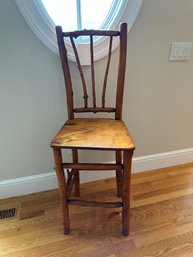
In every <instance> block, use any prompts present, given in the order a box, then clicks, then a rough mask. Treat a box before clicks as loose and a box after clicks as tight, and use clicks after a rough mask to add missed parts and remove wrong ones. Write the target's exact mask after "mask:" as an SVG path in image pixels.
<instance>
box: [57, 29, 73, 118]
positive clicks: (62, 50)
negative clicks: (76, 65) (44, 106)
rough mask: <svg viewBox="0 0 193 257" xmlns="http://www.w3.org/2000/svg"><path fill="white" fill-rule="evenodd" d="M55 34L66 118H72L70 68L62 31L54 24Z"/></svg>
mask: <svg viewBox="0 0 193 257" xmlns="http://www.w3.org/2000/svg"><path fill="white" fill-rule="evenodd" d="M56 35H57V42H58V47H59V54H60V59H61V64H62V69H63V74H64V81H65V88H66V98H67V109H68V118H69V119H74V111H73V105H74V104H73V89H72V80H71V75H70V68H69V65H68V57H67V49H66V47H65V44H64V37H63V31H62V27H61V26H56Z"/></svg>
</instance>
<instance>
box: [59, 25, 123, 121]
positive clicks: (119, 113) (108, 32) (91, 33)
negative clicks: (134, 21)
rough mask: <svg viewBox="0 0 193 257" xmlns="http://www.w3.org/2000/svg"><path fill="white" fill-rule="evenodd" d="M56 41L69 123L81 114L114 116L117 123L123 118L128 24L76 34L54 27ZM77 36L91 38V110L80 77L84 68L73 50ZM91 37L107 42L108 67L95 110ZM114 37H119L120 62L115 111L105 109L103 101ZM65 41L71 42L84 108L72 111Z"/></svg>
mask: <svg viewBox="0 0 193 257" xmlns="http://www.w3.org/2000/svg"><path fill="white" fill-rule="evenodd" d="M56 34H57V41H58V47H59V53H60V59H61V63H62V69H63V73H64V80H65V87H66V95H67V108H68V116H69V119H73V118H74V113H83V112H93V113H97V112H108V113H110V112H114V113H115V119H117V120H120V119H121V118H122V105H123V91H124V81H125V66H126V52H127V23H122V24H121V25H120V30H118V31H115V30H78V31H73V32H63V31H62V27H61V26H56ZM80 36H89V37H90V60H91V61H90V66H91V85H92V100H93V103H92V106H88V93H87V85H86V81H85V77H84V73H83V68H82V66H81V62H80V58H79V55H78V51H77V48H76V44H75V42H74V39H76V38H77V37H80ZM94 36H104V37H108V38H109V52H108V57H107V65H106V70H105V74H104V82H103V88H102V96H101V104H100V106H98V107H97V104H96V84H95V69H94V53H93V37H94ZM114 37H119V62H118V71H117V89H116V101H115V106H114V107H106V106H105V98H106V88H107V78H108V74H109V67H110V62H111V56H112V41H113V38H114ZM64 38H69V39H70V40H69V42H71V45H72V49H73V51H74V55H75V58H76V63H77V68H78V70H79V73H80V79H81V82H82V87H83V92H84V93H83V94H84V96H83V99H84V100H83V102H84V103H83V107H81V108H74V97H73V86H72V78H71V72H70V67H69V63H68V57H67V46H66V45H65V40H64Z"/></svg>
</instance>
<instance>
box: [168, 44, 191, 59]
mask: <svg viewBox="0 0 193 257" xmlns="http://www.w3.org/2000/svg"><path fill="white" fill-rule="evenodd" d="M191 48H192V43H181V42H180V43H178V42H173V43H172V44H171V48H170V54H169V61H188V60H189V58H190V53H191Z"/></svg>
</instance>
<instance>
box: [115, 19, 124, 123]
mask: <svg viewBox="0 0 193 257" xmlns="http://www.w3.org/2000/svg"><path fill="white" fill-rule="evenodd" d="M119 51H120V52H119V67H118V78H117V97H116V112H115V119H116V120H121V119H122V108H123V93H124V83H125V68H126V59H127V23H122V24H121V26H120V48H119Z"/></svg>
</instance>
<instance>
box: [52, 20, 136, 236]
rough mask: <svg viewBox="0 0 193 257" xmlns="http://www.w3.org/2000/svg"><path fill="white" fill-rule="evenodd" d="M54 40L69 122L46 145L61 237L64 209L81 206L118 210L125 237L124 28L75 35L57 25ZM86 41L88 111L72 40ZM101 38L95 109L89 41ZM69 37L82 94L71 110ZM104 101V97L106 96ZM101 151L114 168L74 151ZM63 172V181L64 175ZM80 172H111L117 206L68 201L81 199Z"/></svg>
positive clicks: (129, 151) (128, 155)
mask: <svg viewBox="0 0 193 257" xmlns="http://www.w3.org/2000/svg"><path fill="white" fill-rule="evenodd" d="M56 33H57V40H58V46H59V52H60V58H61V63H62V69H63V73H64V80H65V87H66V95H67V109H68V120H67V121H65V123H64V125H63V127H62V128H61V129H60V131H59V132H58V133H57V134H56V136H55V137H54V139H53V140H52V142H51V147H52V148H53V151H54V159H55V170H56V174H57V178H58V184H59V190H60V196H61V205H62V213H63V224H64V234H69V233H70V216H69V210H68V204H77V205H82V206H94V207H107V208H111V207H112V208H114V207H121V208H122V234H123V235H124V236H127V235H128V234H129V210H130V175H131V162H132V155H133V150H134V149H135V146H134V143H133V141H132V139H131V136H130V135H129V132H128V130H127V128H126V126H125V124H124V122H123V121H122V105H123V90H124V77H125V65H126V48H127V24H126V23H122V24H121V26H120V30H119V31H112V30H106V31H104V30H82V31H74V32H63V31H62V28H61V27H60V26H57V27H56ZM83 35H84V36H89V38H90V55H91V64H90V68H91V85H92V100H93V104H92V106H89V102H88V93H87V85H86V80H85V76H84V69H83V68H82V66H81V62H80V59H79V56H78V51H77V48H76V44H75V42H74V39H76V38H77V37H79V36H83ZM94 36H103V37H108V38H109V53H108V57H107V66H106V70H105V75H104V82H103V89H102V97H101V105H100V106H99V107H97V100H96V98H97V96H98V94H97V93H96V82H95V80H96V81H97V79H96V78H95V77H96V76H95V70H94V52H93V37H94ZM65 37H68V38H70V40H69V42H71V45H72V48H73V50H74V54H75V57H76V62H77V70H78V71H79V73H80V80H81V82H82V90H83V107H78V108H77V107H74V105H75V100H74V90H73V83H72V77H71V69H70V65H69V62H68V56H67V47H66V45H65V40H64V38H65ZM114 37H119V41H120V46H119V49H120V50H119V65H118V75H117V83H116V87H117V89H116V104H115V107H106V102H105V99H106V88H107V79H108V75H109V67H110V61H111V52H112V41H113V38H114ZM107 97H108V96H107ZM85 112H88V113H90V112H93V113H98V112H100V113H104V112H107V113H114V119H113V118H90V117H89V118H80V117H79V118H77V117H75V115H77V114H78V113H85ZM62 149H71V150H72V162H71V163H67V162H63V160H62ZM87 149H89V150H92V151H93V155H94V151H95V150H105V151H114V152H115V162H114V163H105V164H104V163H92V162H91V163H80V162H79V158H78V153H79V150H87ZM65 170H66V171H67V172H66V173H67V181H66V176H65ZM81 170H88V171H89V170H103V171H104V172H108V170H115V171H116V181H117V195H118V197H120V198H121V201H118V202H96V201H84V200H78V199H77V198H76V199H73V198H72V197H71V191H72V189H73V188H74V195H75V196H79V195H80V185H79V184H80V179H79V171H81Z"/></svg>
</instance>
